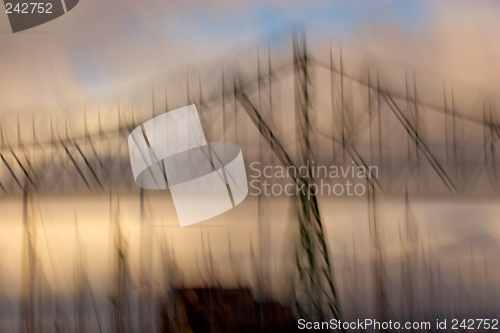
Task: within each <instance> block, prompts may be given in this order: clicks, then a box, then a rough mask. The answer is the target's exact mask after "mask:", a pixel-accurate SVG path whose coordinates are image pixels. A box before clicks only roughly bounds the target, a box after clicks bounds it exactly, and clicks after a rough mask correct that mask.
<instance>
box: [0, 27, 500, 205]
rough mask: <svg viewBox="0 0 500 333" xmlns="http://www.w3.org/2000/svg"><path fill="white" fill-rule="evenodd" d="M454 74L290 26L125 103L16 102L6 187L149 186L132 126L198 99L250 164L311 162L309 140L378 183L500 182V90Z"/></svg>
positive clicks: (2, 178)
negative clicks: (131, 140)
mask: <svg viewBox="0 0 500 333" xmlns="http://www.w3.org/2000/svg"><path fill="white" fill-rule="evenodd" d="M298 39H300V41H298ZM306 40H307V48H306ZM445 82H447V81H444V80H443V79H441V78H439V77H438V76H436V75H434V74H432V73H428V72H426V71H424V70H417V69H412V68H410V67H406V66H404V65H400V64H397V63H394V62H388V61H384V60H381V59H374V58H370V57H369V56H367V55H365V54H363V53H362V52H360V51H358V50H356V49H353V48H349V47H342V46H340V45H337V44H333V43H331V42H330V41H329V40H328V39H326V38H322V37H318V36H312V35H311V36H307V37H306V36H305V35H303V36H302V35H301V37H300V38H297V36H296V37H293V36H292V35H290V34H288V35H286V36H282V37H280V38H278V39H275V40H273V41H272V42H268V43H265V44H259V45H257V47H256V48H255V49H253V50H250V51H248V52H244V53H242V54H240V55H239V56H238V57H235V59H233V60H232V61H223V62H221V63H220V64H219V65H215V66H209V67H208V69H200V70H195V69H190V70H189V71H188V72H187V73H183V74H182V75H176V76H173V77H171V78H169V79H168V80H163V79H161V80H154V82H153V83H152V85H149V86H148V87H145V88H144V87H140V88H138V89H137V91H134V92H133V93H132V94H126V95H125V96H123V98H122V99H120V100H117V101H115V102H112V103H107V104H101V105H95V104H92V103H90V102H89V103H85V104H83V103H82V104H81V105H76V106H66V107H61V108H59V109H57V110H33V111H32V112H20V113H16V114H5V115H4V116H3V118H2V119H1V136H0V138H1V144H0V147H1V148H0V152H1V154H0V159H1V162H0V191H1V192H3V193H4V194H6V195H15V194H20V193H22V191H23V188H24V187H25V185H26V183H27V182H29V183H31V184H32V185H33V186H34V187H35V188H36V189H37V191H38V192H40V193H61V192H62V193H74V192H77V193H80V192H103V191H105V192H109V191H120V192H122V191H138V188H137V187H136V186H135V185H134V180H133V177H132V173H131V168H130V162H129V158H128V147H127V137H128V134H129V133H130V131H131V130H132V129H133V128H135V127H136V126H138V125H140V124H142V123H143V122H144V121H146V120H148V119H150V118H152V117H154V116H157V115H159V114H161V113H163V112H168V110H172V109H175V108H178V107H181V106H185V105H188V104H193V103H195V104H196V105H197V107H198V110H199V112H200V115H201V118H202V125H203V127H204V130H205V133H206V135H207V139H208V140H209V141H224V140H229V141H233V142H235V143H237V144H238V145H240V146H241V147H242V148H243V151H244V154H245V155H246V156H245V161H246V162H247V163H248V164H249V163H251V162H253V161H262V163H263V164H265V163H268V164H269V163H272V164H273V165H277V164H279V163H280V161H281V162H284V163H285V164H287V163H294V164H295V165H296V166H299V165H301V164H302V163H303V162H304V161H305V160H304V159H303V158H302V157H303V156H302V157H301V153H300V151H301V149H302V148H305V147H304V145H307V147H306V149H307V150H308V160H313V161H314V162H315V163H316V165H319V164H321V165H337V166H342V165H343V166H349V165H352V162H353V161H354V163H355V165H358V166H362V165H363V166H377V167H378V170H379V172H378V177H377V178H372V179H371V180H370V182H371V183H372V184H371V185H372V186H373V187H374V188H375V190H376V191H378V192H382V193H386V194H396V195H401V194H404V193H405V192H406V191H408V192H410V193H411V194H423V195H441V194H443V195H446V194H462V195H498V193H500V192H499V190H500V179H499V177H500V169H499V162H500V145H499V142H500V125H499V120H498V119H499V116H500V115H499V108H498V105H499V94H498V93H496V94H493V93H491V92H483V91H480V90H479V89H477V88H475V87H471V86H468V85H467V84H460V83H445ZM304 121H305V123H304ZM301 122H302V123H301ZM301 126H302V127H303V128H302V130H300V129H299V128H300V127H301ZM304 126H305V127H304ZM259 132H261V133H259ZM260 134H262V135H260ZM262 138H263V139H264V141H267V143H265V142H264V141H262ZM272 151H274V153H273V152H272ZM285 156H287V157H285ZM287 158H289V160H288V162H287V161H285V160H286V159H287ZM284 159H285V160H284Z"/></svg>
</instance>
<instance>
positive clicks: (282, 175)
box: [249, 160, 378, 198]
mask: <svg viewBox="0 0 500 333" xmlns="http://www.w3.org/2000/svg"><path fill="white" fill-rule="evenodd" d="M250 169H251V170H252V173H251V174H250V176H249V177H250V178H251V179H250V183H249V185H250V188H251V191H250V195H252V196H259V195H264V196H280V195H286V196H295V195H300V194H303V195H307V196H308V197H309V198H310V197H311V196H312V195H321V196H322V195H334V196H342V195H347V196H362V195H364V194H365V193H366V184H365V182H363V181H362V180H364V179H370V178H378V167H377V166H363V165H357V164H355V163H354V161H352V162H351V165H341V166H337V165H330V166H326V165H318V164H317V163H315V162H314V161H309V160H308V161H307V162H306V165H303V166H300V167H298V168H295V167H293V166H289V167H284V166H281V165H276V166H270V165H266V166H264V167H263V166H262V163H260V162H253V163H251V164H250ZM298 178H302V179H305V180H307V182H301V183H300V185H296V184H295V183H294V182H290V181H289V182H286V180H292V179H298ZM313 179H314V182H313V181H312V180H313Z"/></svg>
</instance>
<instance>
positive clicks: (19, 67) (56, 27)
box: [0, 0, 500, 113]
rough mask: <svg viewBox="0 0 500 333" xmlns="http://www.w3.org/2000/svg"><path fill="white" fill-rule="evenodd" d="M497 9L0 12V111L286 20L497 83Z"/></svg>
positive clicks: (160, 72) (174, 66) (157, 7)
mask: <svg viewBox="0 0 500 333" xmlns="http://www.w3.org/2000/svg"><path fill="white" fill-rule="evenodd" d="M499 17H500V4H499V3H498V2H496V1H481V2H476V1H474V2H472V1H465V0H458V1H448V0H443V1H429V0H424V1H414V0H410V1H408V0H381V1H362V0H359V1H358V0H356V1H344V0H330V1H328V0H320V1H303V0H292V1H284V0H272V1H261V0H257V1H239V0H237V1H229V0H216V1H201V0H197V1H192V0H189V1H178V0H174V1H160V0H147V1H141V2H138V1H132V0H120V1H118V0H85V1H80V3H79V5H78V6H77V7H76V8H75V10H72V11H71V12H69V13H68V14H66V15H64V16H62V17H60V18H58V19H56V20H54V21H52V22H49V23H47V24H44V25H42V26H39V27H36V28H33V29H30V30H28V31H25V32H21V33H17V34H12V33H11V32H10V27H9V25H8V19H7V16H6V15H0V32H1V33H0V107H1V111H0V112H2V113H5V112H15V111H16V110H33V109H34V108H35V107H40V106H60V105H65V104H67V103H71V104H75V103H76V104H78V103H83V101H85V100H89V99H99V100H100V99H106V98H110V97H111V96H113V97H115V96H120V93H121V92H122V91H124V89H126V88H130V87H133V86H134V85H136V84H138V83H139V82H144V81H146V82H147V80H150V79H152V78H158V77H162V76H168V75H169V73H171V72H172V71H174V70H179V69H185V68H189V67H190V66H192V65H193V64H211V63H215V62H217V61H218V59H221V58H222V59H224V58H225V57H227V56H231V55H234V54H235V53H236V52H238V51H241V50H245V49H247V48H248V45H253V44H252V43H254V42H255V41H257V40H259V39H260V40H261V39H263V38H268V37H269V36H272V35H273V34H279V32H280V31H283V30H284V29H286V28H287V27H289V26H290V25H291V24H300V25H303V26H306V27H308V29H314V30H317V31H318V32H321V33H322V34H325V35H327V36H330V37H331V38H332V40H334V41H335V42H341V43H345V44H349V45H354V46H356V47H359V48H360V49H362V50H363V51H365V52H367V53H368V54H371V55H374V56H378V57H382V58H384V59H396V60H398V61H399V62H402V63H406V64H408V65H409V66H419V67H423V68H427V69H430V70H433V71H437V72H439V73H440V74H442V75H443V76H444V77H451V78H456V79H459V80H464V81H467V82H472V83H474V84H478V85H480V86H483V87H486V88H487V89H496V87H497V86H498V83H499V82H500V80H499V79H498V77H500V63H499V61H498V59H500V39H499V38H498V34H497V33H496V31H500V20H499V19H498V18H499Z"/></svg>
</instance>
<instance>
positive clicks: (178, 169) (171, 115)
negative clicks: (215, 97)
mask: <svg viewBox="0 0 500 333" xmlns="http://www.w3.org/2000/svg"><path fill="white" fill-rule="evenodd" d="M128 146H129V154H130V162H131V164H132V172H133V174H134V180H135V183H136V184H137V186H139V187H142V188H145V189H155V190H160V189H166V188H167V186H168V188H169V189H170V193H171V194H172V199H173V202H174V206H175V210H176V212H177V216H178V218H179V222H180V224H181V226H187V225H190V224H193V223H197V222H201V221H203V220H206V219H209V218H211V217H214V216H217V215H219V214H222V213H224V212H225V211H228V210H230V209H231V208H233V207H235V206H236V205H238V204H239V203H241V202H242V201H243V199H245V197H246V196H247V194H248V184H247V176H246V171H245V163H244V161H243V155H242V153H241V149H240V147H238V146H237V145H236V144H234V143H230V142H210V144H208V143H207V142H206V140H205V134H204V133H203V129H202V127H201V122H200V118H199V117H198V111H197V110H196V106H195V105H189V106H186V107H183V108H180V109H176V110H173V111H169V112H167V113H164V114H162V115H160V116H157V117H155V118H153V119H150V120H148V121H146V122H145V123H144V124H143V125H141V126H138V127H137V128H136V129H134V130H133V131H132V132H131V133H130V135H129V138H128Z"/></svg>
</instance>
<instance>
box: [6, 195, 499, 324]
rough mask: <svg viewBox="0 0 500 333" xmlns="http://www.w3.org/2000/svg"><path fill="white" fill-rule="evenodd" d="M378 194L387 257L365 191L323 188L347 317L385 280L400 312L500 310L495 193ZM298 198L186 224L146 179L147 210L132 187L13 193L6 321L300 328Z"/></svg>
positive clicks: (371, 308)
mask: <svg viewBox="0 0 500 333" xmlns="http://www.w3.org/2000/svg"><path fill="white" fill-rule="evenodd" d="M377 200H378V201H377V212H376V220H377V223H378V232H379V238H380V246H381V251H380V254H379V256H376V255H375V254H376V253H374V251H373V247H372V246H371V245H370V244H371V238H372V237H373V234H371V233H370V225H369V222H368V205H367V202H366V199H365V198H359V199H349V200H345V199H343V198H326V197H322V198H319V204H320V209H321V214H322V220H323V224H324V226H323V227H324V232H325V238H326V242H327V245H328V249H329V252H330V258H331V263H332V265H331V266H332V270H333V272H334V277H335V279H334V281H333V283H334V284H335V287H336V290H337V293H338V297H339V299H340V309H341V315H342V318H344V320H351V319H352V320H354V319H357V318H361V319H363V318H375V317H376V316H378V315H379V313H380V312H378V309H377V307H378V306H380V303H379V302H380V301H381V298H380V294H379V293H380V292H382V296H383V298H382V301H383V302H385V303H384V304H383V306H384V307H385V308H386V309H387V316H388V317H389V318H390V319H392V320H400V321H403V320H432V321H435V319H436V318H440V319H445V318H468V317H485V318H487V317H494V315H495V314H498V313H499V304H498V296H497V289H498V281H499V279H498V276H499V267H498V265H496V258H497V257H498V255H500V243H499V237H500V228H499V227H498V225H497V224H496V223H495V220H496V216H498V213H499V209H500V208H499V206H498V202H497V199H487V198H485V199H470V198H469V199H456V198H455V199H439V200H428V199H422V198H419V197H415V198H408V200H405V198H390V197H381V198H378V199H377ZM295 204H296V201H295V198H290V197H279V198H276V197H268V198H266V199H265V200H261V202H260V208H261V214H255V212H256V210H257V209H258V206H259V203H258V200H257V199H256V198H253V197H249V199H247V200H246V201H244V202H243V203H242V205H241V207H237V208H235V209H233V210H231V211H229V212H228V213H227V214H224V215H222V216H219V217H216V218H213V219H211V220H208V221H206V222H203V223H200V224H198V225H193V226H191V227H189V228H177V226H176V224H175V223H176V216H175V210H174V209H173V207H172V204H171V201H170V200H169V197H168V194H165V193H161V194H158V193H155V192H146V194H145V196H144V199H143V205H142V215H141V202H140V198H139V196H137V195H121V196H113V197H112V198H111V199H110V197H109V196H106V195H102V196H88V197H85V196H79V197H76V196H75V197H59V196H36V195H28V198H27V199H26V203H25V204H24V206H23V200H22V198H9V199H6V200H4V201H3V202H2V203H1V206H2V212H3V217H2V220H3V221H2V222H3V223H2V233H1V236H0V246H1V252H2V257H1V262H0V264H1V266H0V269H1V271H2V273H1V277H2V279H1V280H0V283H1V287H2V288H1V291H2V292H1V300H2V301H1V309H0V311H1V319H0V320H1V328H2V332H3V331H6V332H10V331H12V332H16V331H19V330H20V329H21V330H22V331H26V332H28V331H32V332H35V331H36V332H56V331H58V330H59V331H62V332H71V331H78V332H98V331H99V332H139V331H162V332H201V331H203V332H206V331H208V330H210V331H213V332H234V331H238V332H242V331H248V332H254V331H260V330H261V329H263V330H265V331H268V332H284V331H293V330H294V329H296V327H297V325H296V320H297V319H298V318H299V317H302V316H305V315H308V314H312V315H313V316H314V317H313V318H316V317H317V316H318V314H317V312H316V313H315V312H314V311H313V309H308V308H307V307H302V308H303V309H305V310H304V311H305V313H299V310H298V309H300V308H297V306H296V304H294V300H295V301H298V302H301V301H302V300H304V297H305V296H304V295H300V293H299V294H297V295H295V296H293V293H296V292H300V290H299V289H296V288H294V287H293V284H292V282H291V281H292V277H293V276H294V275H295V274H298V273H297V266H296V264H295V262H294V251H295V248H294V244H295V240H296V239H297V237H298V236H297V235H298V233H297V230H296V229H295V228H296V225H295V223H294V218H295V212H294V205H295ZM23 212H24V213H23ZM23 214H26V215H24V216H23ZM259 215H260V219H261V220H260V223H259V221H258V219H259V217H258V216H259ZM141 216H142V217H141ZM23 221H24V224H23ZM141 223H142V225H143V226H144V227H142V228H141ZM23 225H24V226H23ZM262 232H265V235H263V234H262ZM148 248H149V250H148ZM374 265H377V266H378V267H380V270H375V269H374ZM375 272H379V274H381V279H376V278H375V275H374V274H376V273H375ZM377 274H378V273H377ZM324 302H325V304H327V303H326V300H324ZM304 304H307V302H305V303H304ZM325 318H329V317H328V315H327V314H325V317H324V318H323V319H325ZM316 319H321V318H319V317H318V318H316Z"/></svg>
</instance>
